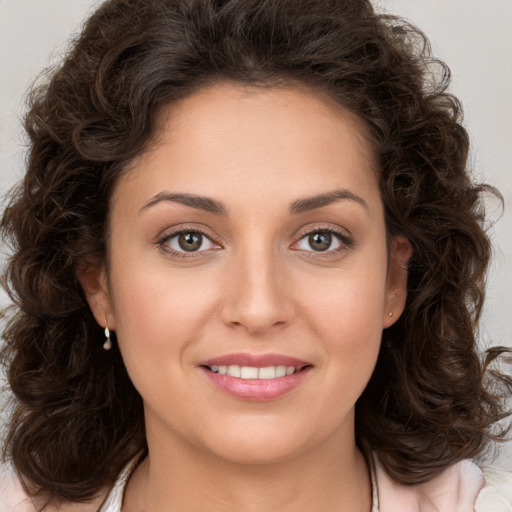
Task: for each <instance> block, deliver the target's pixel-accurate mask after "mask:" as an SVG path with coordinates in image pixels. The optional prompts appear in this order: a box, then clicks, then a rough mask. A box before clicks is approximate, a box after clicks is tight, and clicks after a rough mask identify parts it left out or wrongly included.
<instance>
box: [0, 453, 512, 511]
mask: <svg viewBox="0 0 512 512" xmlns="http://www.w3.org/2000/svg"><path fill="white" fill-rule="evenodd" d="M136 465H137V459H134V460H133V461H132V462H130V464H128V465H127V466H126V468H125V469H124V470H123V471H122V473H121V474H120V475H119V478H118V479H117V481H116V483H115V484H114V486H113V487H112V489H110V491H108V490H107V491H105V492H103V493H101V495H100V496H99V497H98V498H97V499H95V500H94V501H93V502H90V503H88V504H76V503H69V504H67V505H63V506H61V507H60V509H59V512H121V506H122V501H123V493H124V489H125V486H126V482H127V481H128V478H129V477H130V475H131V473H132V471H133V470H134V468H135V466H136ZM372 487H373V505H372V510H371V512H512V473H509V472H506V471H500V470H497V469H489V468H487V469H484V470H481V469H480V468H479V467H478V466H476V465H475V464H473V463H472V462H470V461H462V462H459V463H458V464H455V465H453V466H451V467H450V468H448V469H447V470H445V471H444V472H443V473H441V474H440V475H439V476H437V477H436V478H434V479H433V480H431V481H429V482H426V483H424V484H418V485H412V486H404V485H400V484H397V483H396V482H394V481H392V480H391V479H390V478H389V476H388V475H387V474H386V472H385V471H384V470H383V469H382V467H381V466H380V464H379V463H378V462H377V464H376V470H375V473H374V474H372ZM0 510H1V512H35V508H34V505H33V504H32V503H31V501H30V500H29V499H28V498H27V497H26V496H25V494H24V493H23V491H22V489H21V487H20V484H19V482H18V480H17V479H16V477H15V476H14V475H13V474H12V473H11V472H9V471H6V470H5V468H4V469H3V470H0ZM56 511H57V509H56V508H54V507H53V508H52V507H50V508H49V509H48V512H56Z"/></svg>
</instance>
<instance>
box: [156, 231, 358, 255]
mask: <svg viewBox="0 0 512 512" xmlns="http://www.w3.org/2000/svg"><path fill="white" fill-rule="evenodd" d="M185 233H194V234H199V235H201V236H203V237H205V238H206V239H208V240H209V241H210V242H211V243H212V244H216V245H218V246H220V244H219V243H218V242H216V241H215V240H214V239H213V237H212V236H211V235H210V234H208V233H206V232H205V231H203V230H201V229H199V228H196V227H194V228H181V229H179V230H178V231H174V232H172V233H170V234H166V235H165V236H163V237H162V238H160V239H159V240H157V245H158V246H159V247H160V249H161V250H162V251H164V252H166V253H170V254H172V255H173V256H175V257H178V258H190V257H194V256H195V255H197V254H199V253H203V252H209V251H210V250H212V249H206V250H202V251H190V252H187V251H176V250H174V249H172V248H171V247H169V245H168V244H169V241H170V240H172V239H173V238H175V237H177V236H179V235H182V234H185ZM315 233H328V234H330V235H333V236H334V238H336V239H337V240H338V241H339V242H340V244H341V245H340V247H338V248H336V249H327V250H325V251H314V250H310V251H307V250H301V249H295V250H298V251H302V252H306V253H312V254H315V257H318V256H320V257H324V256H329V255H333V254H338V253H340V252H344V251H347V250H348V249H350V248H351V247H352V246H353V245H354V242H353V240H352V239H351V238H350V237H349V236H347V234H346V233H343V232H341V231H338V230H336V229H333V228H331V227H330V228H323V227H316V228H315V229H311V230H308V231H306V232H304V233H302V234H301V236H300V238H299V239H298V240H297V241H296V242H294V243H293V245H296V244H298V243H299V242H300V241H302V240H304V239H305V238H307V237H309V236H311V235H312V234H315ZM213 250H216V249H213Z"/></svg>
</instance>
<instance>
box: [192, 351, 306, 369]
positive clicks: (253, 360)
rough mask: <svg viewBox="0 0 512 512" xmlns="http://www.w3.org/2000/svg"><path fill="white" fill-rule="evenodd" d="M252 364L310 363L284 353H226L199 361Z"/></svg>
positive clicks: (217, 363) (222, 363)
mask: <svg viewBox="0 0 512 512" xmlns="http://www.w3.org/2000/svg"><path fill="white" fill-rule="evenodd" d="M231 365H238V366H251V367H256V368H265V367H268V366H294V367H295V368H303V367H304V366H309V365H310V363H308V362H306V361H302V360H300V359H297V358H296V357H291V356H286V355H282V354H244V353H240V354H225V355H223V356H218V357H214V358H212V359H208V360H207V361H203V362H201V363H199V366H231Z"/></svg>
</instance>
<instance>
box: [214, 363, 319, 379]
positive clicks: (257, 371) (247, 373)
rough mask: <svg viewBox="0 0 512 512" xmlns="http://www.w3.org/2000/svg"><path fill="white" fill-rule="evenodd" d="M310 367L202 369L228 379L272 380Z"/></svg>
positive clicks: (222, 366)
mask: <svg viewBox="0 0 512 512" xmlns="http://www.w3.org/2000/svg"><path fill="white" fill-rule="evenodd" d="M309 366H311V365H308V364H305V365H301V366H299V367H296V366H286V365H277V366H264V367H258V366H240V365H238V364H231V365H205V366H204V368H206V369H207V370H209V371H210V372H212V373H217V374H219V375H228V376H229V377H235V378H237V379H246V380H248V379H260V380H272V379H278V378H281V377H288V376H290V375H293V374H295V373H298V372H300V371H302V370H304V369H305V368H307V367H309Z"/></svg>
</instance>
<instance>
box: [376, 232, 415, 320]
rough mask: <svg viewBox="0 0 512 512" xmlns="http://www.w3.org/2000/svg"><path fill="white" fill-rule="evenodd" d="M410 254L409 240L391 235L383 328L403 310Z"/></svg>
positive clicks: (396, 318) (398, 316)
mask: <svg viewBox="0 0 512 512" xmlns="http://www.w3.org/2000/svg"><path fill="white" fill-rule="evenodd" d="M411 255H412V247H411V244H410V243H409V241H408V240H407V239H406V238H404V237H403V236H395V237H393V239H392V240H391V244H390V251H389V268H388V277H387V281H386V300H385V303H384V311H383V320H382V328H383V329H385V328H387V327H390V326H391V325H393V324H394V323H395V322H396V321H397V320H398V318H400V315H401V314H402V313H403V311H404V308H405V301H406V300H407V263H408V261H409V259H410V257H411Z"/></svg>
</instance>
